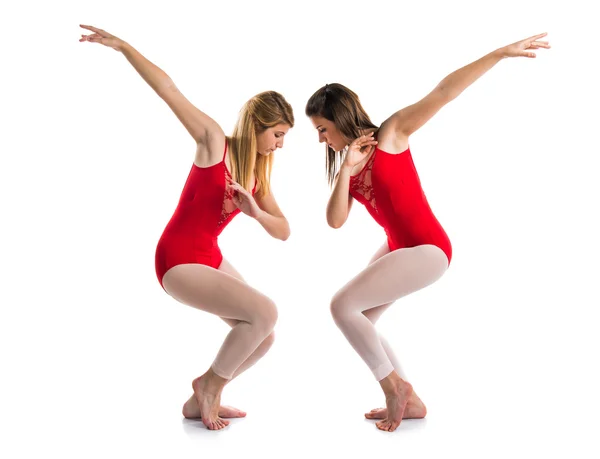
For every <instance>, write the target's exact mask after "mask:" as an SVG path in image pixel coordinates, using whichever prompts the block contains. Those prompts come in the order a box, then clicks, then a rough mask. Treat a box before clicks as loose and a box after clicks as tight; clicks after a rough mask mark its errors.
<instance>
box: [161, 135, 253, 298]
mask: <svg viewBox="0 0 600 459" xmlns="http://www.w3.org/2000/svg"><path fill="white" fill-rule="evenodd" d="M226 154H227V140H225V153H224V154H223V159H222V160H221V162H220V163H217V164H214V165H212V166H209V167H198V166H196V165H195V164H193V165H192V169H191V171H190V173H189V175H188V178H187V180H186V182H185V186H184V187H183V191H182V192H181V197H180V198H179V204H178V205H177V208H176V209H175V212H174V213H173V216H172V217H171V220H169V223H168V224H167V226H166V227H165V229H164V231H163V234H162V236H161V237H160V240H159V241H158V245H157V247H156V254H155V267H156V276H157V277H158V281H159V282H160V285H161V286H162V287H163V288H164V286H163V284H162V279H163V276H164V275H165V273H166V272H167V271H168V270H169V269H170V268H172V267H173V266H176V265H180V264H184V263H199V264H202V265H207V266H211V267H213V268H215V269H216V268H218V267H219V265H220V264H221V261H222V260H223V255H222V254H221V250H220V249H219V246H218V244H217V237H218V236H219V234H221V232H222V231H223V229H224V228H225V226H227V224H228V223H229V222H230V221H231V219H233V217H235V216H236V215H237V214H238V213H239V212H240V209H238V208H237V207H236V206H235V204H234V202H233V200H232V198H233V193H229V192H228V191H227V187H226V184H227V180H226V177H229V178H230V177H231V174H230V172H229V170H228V169H227V165H226V164H225V155H226ZM255 191H256V182H255V183H254V189H253V190H252V194H253V195H254V193H255Z"/></svg>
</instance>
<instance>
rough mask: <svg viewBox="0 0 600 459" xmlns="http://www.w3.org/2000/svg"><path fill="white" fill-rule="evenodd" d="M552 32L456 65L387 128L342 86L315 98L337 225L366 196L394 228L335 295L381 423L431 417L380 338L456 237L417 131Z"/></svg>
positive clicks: (337, 313) (385, 426) (446, 259)
mask: <svg viewBox="0 0 600 459" xmlns="http://www.w3.org/2000/svg"><path fill="white" fill-rule="evenodd" d="M545 35H546V34H545V33H543V34H539V35H535V36H533V37H530V38H527V39H525V40H522V41H519V42H516V43H513V44H511V45H508V46H505V47H503V48H500V49H497V50H495V51H493V52H491V53H489V54H488V55H486V56H484V57H482V58H481V59H479V60H477V61H475V62H473V63H471V64H469V65H467V66H465V67H463V68H461V69H459V70H457V71H455V72H453V73H451V74H450V75H448V76H447V77H446V78H444V79H443V80H442V81H441V82H440V83H439V84H438V86H437V87H436V88H435V89H434V90H433V91H431V93H429V94H428V95H427V96H425V97H424V98H423V99H422V100H420V101H419V102H417V103H415V104H413V105H410V106H408V107H406V108H403V109H402V110H400V111H398V112H396V113H394V114H393V115H392V116H390V117H389V118H388V119H387V120H385V121H384V122H383V123H382V125H381V126H379V127H378V126H377V125H375V124H374V123H372V122H371V120H370V118H369V116H368V115H367V114H366V112H365V110H364V109H363V107H362V106H361V104H360V101H359V99H358V96H357V95H356V94H355V93H354V92H352V91H351V90H349V89H348V88H346V87H344V86H342V85H340V84H328V85H325V86H324V87H322V88H320V89H319V90H318V91H317V92H315V93H314V94H313V95H312V96H311V98H310V99H309V101H308V103H307V105H306V115H307V116H308V117H310V119H311V121H312V123H313V125H314V127H315V128H316V129H317V130H318V132H319V142H325V143H326V145H327V147H326V151H327V164H326V167H327V175H328V179H329V184H330V185H332V186H333V192H332V194H331V197H330V199H329V203H328V206H327V222H328V223H329V225H330V226H332V227H333V228H339V227H340V226H342V225H343V224H344V223H345V221H346V219H347V218H348V212H349V211H350V207H351V205H352V201H353V200H354V199H356V200H357V201H359V202H361V203H362V204H364V205H365V206H366V208H367V210H368V211H369V213H370V214H371V215H372V216H373V218H374V219H375V220H376V221H377V222H378V223H379V224H380V225H381V226H382V227H383V228H384V229H385V231H386V235H387V241H386V243H385V244H384V245H383V246H382V247H381V248H380V249H379V250H378V251H377V253H376V254H375V255H374V256H373V258H372V259H371V261H370V263H369V266H368V267H367V268H366V269H365V270H363V271H362V272H360V273H359V274H358V275H357V276H356V277H354V278H353V279H352V280H351V281H350V282H348V283H347V284H346V285H345V286H344V287H342V288H341V289H340V290H339V291H338V292H337V293H336V294H335V295H334V297H333V299H332V301H331V313H332V315H333V318H334V320H335V322H336V324H337V325H338V327H339V328H340V330H341V331H342V332H343V333H344V335H345V337H346V338H347V339H348V341H349V342H350V344H351V345H352V347H353V348H354V349H355V350H356V352H357V353H358V354H359V355H360V356H361V358H362V359H363V360H364V361H365V363H366V364H367V365H368V366H369V368H370V369H371V371H372V372H373V375H374V376H375V378H376V379H377V381H379V383H380V385H381V388H382V389H383V392H384V394H385V399H386V408H379V409H375V410H372V411H371V412H370V413H366V414H365V416H366V417H367V418H369V419H380V421H378V422H377V427H378V428H379V429H381V430H385V431H390V432H392V431H394V430H395V429H396V428H397V427H398V426H399V425H400V422H401V420H402V419H403V418H405V419H406V418H422V417H424V416H425V414H426V409H425V405H424V404H423V403H422V402H421V400H420V399H419V397H418V396H417V395H416V394H415V392H414V391H413V389H412V386H411V385H410V383H408V382H407V381H406V378H405V376H404V374H403V372H402V370H401V368H400V365H399V364H398V360H397V359H396V357H395V356H394V353H393V351H392V350H391V348H390V346H389V344H388V343H387V342H386V341H385V340H384V339H383V338H382V337H381V336H378V334H377V331H376V329H375V323H376V322H377V320H378V319H379V317H380V316H381V315H382V314H383V312H384V311H385V310H386V309H387V308H388V307H389V306H390V305H391V304H392V303H393V302H394V301H395V300H397V299H398V298H401V297H403V296H406V295H408V294H410V293H412V292H415V291H417V290H420V289H422V288H424V287H426V286H428V285H430V284H432V283H433V282H435V281H436V280H437V279H439V278H440V277H441V276H442V275H443V274H444V272H445V271H446V269H447V268H448V265H449V263H450V260H451V257H452V246H451V244H450V240H449V239H448V236H447V235H446V232H445V231H444V229H443V228H442V226H441V225H440V223H439V222H438V220H437V219H436V217H435V216H434V214H433V212H432V211H431V208H430V207H429V204H428V202H427V199H426V197H425V194H424V193H423V190H422V188H421V183H420V180H419V177H418V175H417V171H416V170H415V166H414V163H413V160H412V156H411V151H410V149H409V137H410V135H411V134H412V133H413V132H415V131H416V130H417V129H419V128H420V127H421V126H423V125H424V124H425V123H426V122H427V121H428V120H429V119H430V118H431V117H433V116H434V115H435V114H436V113H437V112H438V111H439V110H440V109H441V108H442V107H443V106H444V105H446V104H447V103H448V102H450V101H451V100H453V99H454V98H456V97H457V96H458V95H459V94H460V93H461V92H462V91H463V90H465V89H466V88H467V87H468V86H469V85H471V84H472V83H473V82H474V81H475V80H477V79H478V78H479V77H481V76H482V75H483V74H484V73H485V72H487V71H488V70H489V69H491V68H492V67H493V66H494V65H495V64H497V63H498V62H499V61H500V60H502V59H503V58H506V57H517V56H524V57H535V54H534V53H533V52H531V50H534V49H538V48H549V45H548V43H547V42H543V41H539V39H540V38H542V37H543V36H545Z"/></svg>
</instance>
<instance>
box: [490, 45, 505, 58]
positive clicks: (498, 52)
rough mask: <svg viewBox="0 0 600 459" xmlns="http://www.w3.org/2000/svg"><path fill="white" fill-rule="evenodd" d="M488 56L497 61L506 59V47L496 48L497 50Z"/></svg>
mask: <svg viewBox="0 0 600 459" xmlns="http://www.w3.org/2000/svg"><path fill="white" fill-rule="evenodd" d="M490 55H491V56H492V57H494V58H496V59H498V60H502V59H504V58H506V57H508V54H507V53H506V47H504V48H498V49H496V50H494V51H492V52H491V53H490Z"/></svg>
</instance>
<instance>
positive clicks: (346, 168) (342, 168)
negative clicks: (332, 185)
mask: <svg viewBox="0 0 600 459" xmlns="http://www.w3.org/2000/svg"><path fill="white" fill-rule="evenodd" d="M353 168H354V166H351V165H350V164H348V163H347V162H346V161H344V162H343V163H342V165H341V166H340V175H342V174H348V175H350V172H352V169H353Z"/></svg>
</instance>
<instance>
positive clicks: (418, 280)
mask: <svg viewBox="0 0 600 459" xmlns="http://www.w3.org/2000/svg"><path fill="white" fill-rule="evenodd" d="M447 268H448V258H447V257H446V254H445V253H444V252H443V251H442V249H440V248H439V247H436V246H434V245H429V244H427V245H420V246H417V247H410V248H405V249H398V250H394V251H393V252H390V253H387V254H385V255H383V256H381V257H380V258H379V259H377V260H375V261H373V262H372V263H371V264H370V265H369V266H368V267H367V268H366V269H364V270H363V271H362V272H360V273H359V274H358V275H357V276H355V277H354V278H353V279H352V280H351V281H350V282H348V283H347V284H346V285H345V286H344V287H342V289H340V291H338V292H337V293H336V295H335V297H334V302H336V303H337V304H338V305H345V306H343V307H349V308H352V309H356V310H359V311H365V310H368V309H372V308H374V307H377V306H383V305H387V304H388V303H391V302H393V301H395V300H397V299H398V298H401V297H403V296H406V295H408V294H410V293H413V292H416V291H417V290H420V289H422V288H423V287H426V286H427V285H429V284H432V283H433V282H435V281H436V280H437V279H439V278H440V277H441V276H442V274H443V273H444V272H445V271H446V269H447Z"/></svg>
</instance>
